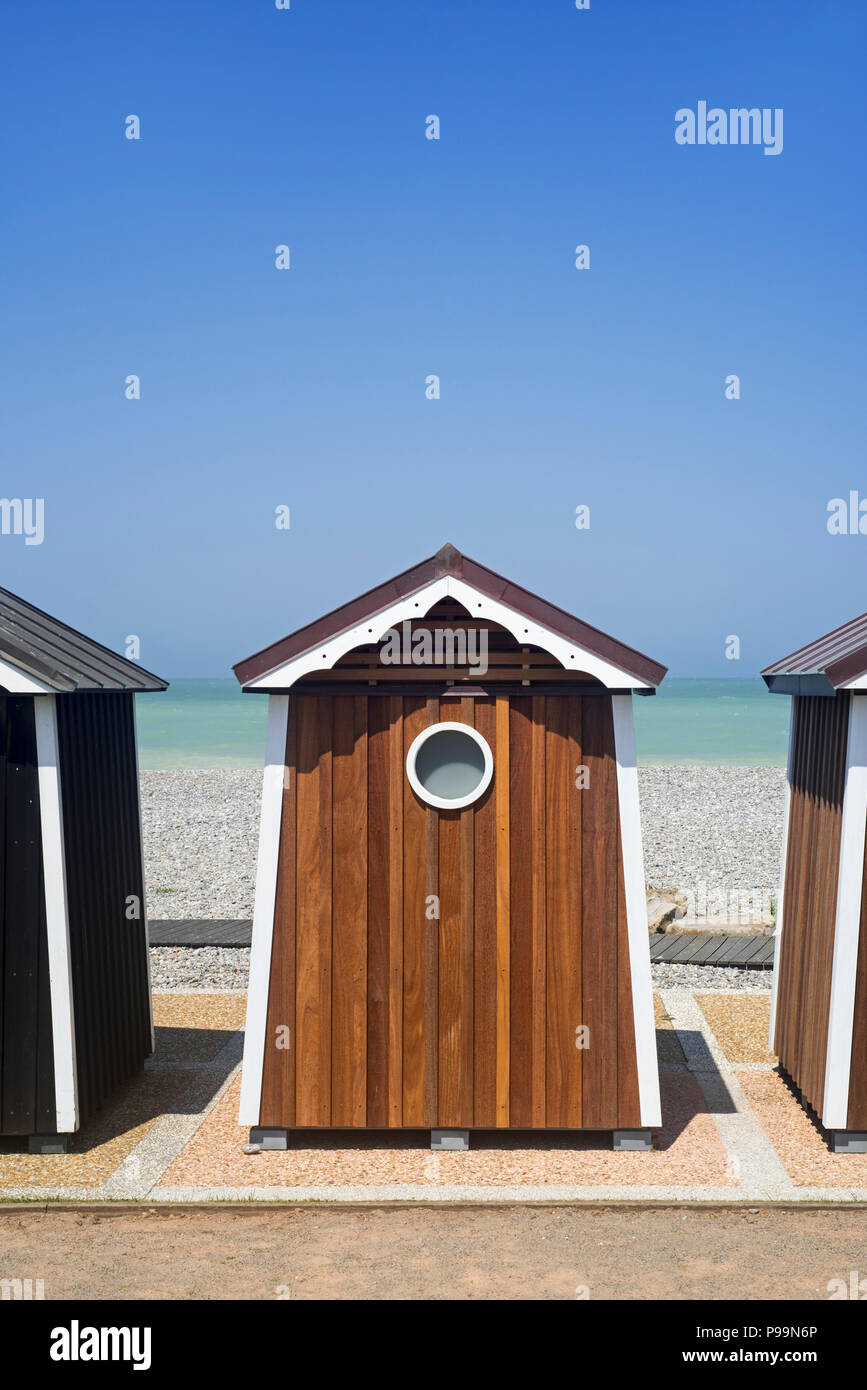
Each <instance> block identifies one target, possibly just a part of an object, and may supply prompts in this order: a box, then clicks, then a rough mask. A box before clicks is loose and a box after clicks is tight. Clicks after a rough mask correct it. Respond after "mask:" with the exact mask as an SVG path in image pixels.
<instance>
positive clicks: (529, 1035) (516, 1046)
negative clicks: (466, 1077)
mask: <svg viewBox="0 0 867 1390" xmlns="http://www.w3.org/2000/svg"><path fill="white" fill-rule="evenodd" d="M532 713H533V699H532V698H531V697H530V696H527V697H526V698H523V697H522V698H520V699H513V700H512V702H511V709H510V711H509V780H510V788H509V805H510V812H511V825H512V846H511V856H510V871H511V879H512V882H511V890H510V906H511V922H510V927H511V937H512V939H511V952H510V955H511V972H510V973H511V978H510V1012H511V1046H510V1053H511V1056H510V1066H509V1071H510V1098H509V1099H510V1107H509V1108H510V1114H511V1122H512V1125H513V1126H515V1127H516V1128H520V1129H523V1128H526V1127H528V1126H530V1125H532V1124H533V1123H534V1120H533V1082H534V1076H535V1073H536V1070H537V1069H538V1067H539V1064H540V1061H541V1060H542V1059H540V1057H539V1056H538V1054H535V1055H534V1047H533V1041H534V1028H533V888H534V878H535V876H536V875H537V874H538V873H539V869H540V863H539V860H538V857H537V853H538V840H537V829H538V827H537V826H536V824H535V823H534V820H533V735H534V732H535V725H534V721H533V718H532ZM542 737H543V739H544V724H543V725H542ZM543 807H544V803H543ZM543 821H544V810H543ZM542 848H543V857H542V861H541V870H542V874H543V875H544V868H545V861H544V838H543V841H542ZM542 1003H543V1027H544V995H543V1000H542ZM542 1068H543V1076H544V1062H542ZM542 1123H543V1124H544V1123H545V1117H544V1113H543V1115H542Z"/></svg>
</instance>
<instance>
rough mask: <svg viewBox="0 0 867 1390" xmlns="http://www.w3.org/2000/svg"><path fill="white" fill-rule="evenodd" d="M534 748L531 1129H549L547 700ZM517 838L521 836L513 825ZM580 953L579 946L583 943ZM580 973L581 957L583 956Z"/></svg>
mask: <svg viewBox="0 0 867 1390" xmlns="http://www.w3.org/2000/svg"><path fill="white" fill-rule="evenodd" d="M531 718H532V737H531V744H530V780H531V795H530V834H531V836H532V846H531V856H532V864H531V876H530V878H531V893H530V939H531V943H532V945H531V952H530V1050H531V1064H530V1124H531V1125H534V1126H536V1127H538V1128H541V1127H542V1126H543V1125H544V1124H545V1112H546V1105H547V1100H546V1097H547V1079H546V1078H547V1031H548V1018H547V978H548V972H547V936H546V933H547V925H546V923H547V915H546V914H547V885H546V875H545V863H546V859H547V826H546V805H547V763H546V752H545V741H546V735H545V696H544V695H534V696H533V697H532V714H531ZM515 832H516V835H517V836H520V835H521V833H522V832H521V829H520V826H519V825H517V824H516V825H515ZM579 949H580V943H579ZM578 968H579V970H580V956H579V967H578Z"/></svg>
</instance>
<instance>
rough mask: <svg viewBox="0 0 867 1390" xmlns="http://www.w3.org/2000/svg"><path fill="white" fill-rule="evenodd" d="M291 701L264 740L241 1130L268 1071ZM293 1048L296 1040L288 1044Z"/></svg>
mask: <svg viewBox="0 0 867 1390" xmlns="http://www.w3.org/2000/svg"><path fill="white" fill-rule="evenodd" d="M288 725H289V696H288V695H271V696H270V697H269V700H268V731H267V734H266V737H265V771H264V773H263V776H262V812H261V820H260V824H259V860H258V864H257V866H256V898H255V904H254V907H253V939H252V947H251V950H250V977H249V983H248V986H247V1021H246V1025H245V1033H244V1065H243V1070H242V1073H241V1100H240V1105H239V1108H238V1124H239V1125H247V1126H253V1125H258V1123H259V1110H260V1107H261V1101H262V1076H263V1073H264V1069H265V1030H266V1028H267V1026H268V987H269V983H270V978H271V945H272V941H273V937H274V908H275V904H276V900H277V864H278V860H279V856H280V826H281V822H282V817H283V778H284V773H285V768H286V731H287V729H288ZM290 1042H291V1045H292V1046H293V1047H294V1046H295V1039H294V1038H292V1039H291V1040H290Z"/></svg>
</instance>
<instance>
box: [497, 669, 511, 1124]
mask: <svg viewBox="0 0 867 1390" xmlns="http://www.w3.org/2000/svg"><path fill="white" fill-rule="evenodd" d="M496 719H497V738H496V744H495V748H496V752H495V760H496V764H497V765H498V766H499V773H500V775H499V777H498V778H497V779H496V781H495V784H494V793H495V799H496V810H497V855H496V876H497V962H496V980H497V1041H496V1101H497V1119H496V1123H497V1125H498V1126H502V1125H508V1123H509V1081H510V1078H509V1060H510V1046H511V1019H510V998H509V993H510V990H509V986H510V975H511V942H510V932H511V853H510V851H511V817H510V777H509V701H508V699H506V698H505V697H504V696H502V695H498V696H497V716H496Z"/></svg>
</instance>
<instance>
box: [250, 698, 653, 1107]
mask: <svg viewBox="0 0 867 1390" xmlns="http://www.w3.org/2000/svg"><path fill="white" fill-rule="evenodd" d="M440 720H452V721H457V722H463V723H467V724H469V725H472V726H474V727H475V728H476V729H477V730H478V731H479V732H480V733H481V734H482V735H483V736H484V737H485V738H486V739H487V741H488V743H489V744H490V746H491V748H492V750H493V754H494V778H493V781H492V783H491V786H490V787H489V788H488V790H487V792H486V793H485V795H484V796H483V797H482V798H480V800H479V801H477V802H475V803H474V804H473V805H472V806H469V807H466V808H464V809H462V810H459V811H439V810H435V809H433V808H431V807H428V806H426V805H425V804H424V803H423V802H421V801H420V800H419V799H418V798H417V797H416V795H415V794H414V792H413V791H412V788H411V787H410V785H409V781H408V779H407V777H406V772H405V760H406V754H407V750H408V748H409V746H410V744H411V743H412V740H413V739H414V738H415V737H416V735H417V734H418V733H419V732H420V731H421V730H422V729H425V728H427V727H428V726H429V725H431V724H432V723H436V722H439V721H440ZM286 761H287V776H286V779H285V786H284V799H283V822H282V833H281V848H280V858H279V866H278V881H277V903H276V911H275V931H274V945H273V954H272V967H271V985H270V994H269V1004H268V1022H267V1046H266V1053H265V1070H264V1079H263V1092H262V1108H261V1116H260V1123H262V1124H263V1125H285V1126H288V1127H298V1128H301V1127H322V1126H330V1127H334V1128H351V1127H367V1128H372V1129H384V1128H393V1127H401V1126H403V1127H417V1128H428V1127H444V1128H485V1129H487V1128H497V1127H510V1126H511V1127H513V1128H544V1127H548V1128H585V1129H608V1128H615V1127H617V1128H632V1127H637V1126H638V1125H639V1124H640V1118H639V1110H638V1083H637V1061H636V1056H635V1041H634V1031H633V1014H632V996H631V983H630V973H629V955H628V942H627V932H626V914H625V898H624V889H623V871H622V864H621V862H620V834H619V817H618V807H617V783H616V767H615V761H614V735H613V725H612V716H611V702H610V697H608V696H606V695H600V696H591V697H582V696H579V695H533V694H529V693H528V695H527V696H526V697H511V698H510V697H506V696H490V697H488V696H486V697H472V696H465V695H461V696H459V697H451V698H450V697H440V696H424V695H419V696H418V697H416V696H403V695H381V696H379V695H378V696H370V697H368V696H365V695H357V694H352V695H349V694H347V695H340V694H338V695H334V696H331V695H315V696H314V695H309V696H308V695H304V696H295V697H291V698H290V706H289V727H288V735H287V750H286ZM585 783H589V785H584V784H585ZM582 1028H585V1029H588V1030H589V1039H588V1042H589V1045H588V1046H586V1047H582V1046H579V1045H578V1044H579V1043H581V1042H582V1041H584V1039H583V1038H582V1035H581V1032H580V1030H581V1029H582ZM281 1030H282V1031H281ZM287 1033H288V1035H289V1036H290V1038H291V1045H290V1046H289V1047H288V1048H287V1047H285V1046H279V1045H278V1039H280V1038H281V1037H282V1038H283V1039H284V1041H285V1038H286V1036H287Z"/></svg>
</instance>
